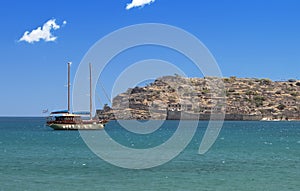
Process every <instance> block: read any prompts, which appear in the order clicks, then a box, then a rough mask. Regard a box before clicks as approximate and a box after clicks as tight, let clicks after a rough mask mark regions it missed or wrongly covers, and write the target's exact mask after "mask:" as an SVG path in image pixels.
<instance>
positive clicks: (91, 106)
mask: <svg viewBox="0 0 300 191" xmlns="http://www.w3.org/2000/svg"><path fill="white" fill-rule="evenodd" d="M92 111H93V100H92V64H91V63H90V120H92Z"/></svg>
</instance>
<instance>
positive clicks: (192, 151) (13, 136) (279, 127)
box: [0, 118, 300, 191]
mask: <svg viewBox="0 0 300 191" xmlns="http://www.w3.org/2000/svg"><path fill="white" fill-rule="evenodd" d="M44 122H45V120H44V118H0V190H64V191H67V190H114V191H115V190H126V191H127V190H131V191H135V190H136V191H138V190H172V191H173V190H222V191H224V190H230V191H231V190H245V191H246V190H295V191H296V190H300V178H299V177H300V122H225V124H224V127H223V129H222V131H221V133H220V135H219V137H218V139H217V141H216V143H215V144H214V145H213V147H212V148H211V149H210V150H209V152H207V153H206V154H205V155H199V154H197V152H198V147H199V144H200V142H201V139H202V136H203V134H204V131H205V127H206V125H207V123H206V122H200V123H199V127H198V129H197V132H196V134H195V136H194V138H193V139H192V141H191V142H190V144H189V145H188V147H187V148H186V149H185V150H184V151H183V152H182V153H181V154H180V155H179V156H177V157H176V158H175V159H173V160H171V161H170V162H168V163H166V164H164V165H162V166H158V167H155V168H151V169H146V170H130V169H123V168H119V167H116V166H113V165H111V164H109V163H107V162H105V161H103V160H102V159H100V158H99V157H97V156H96V155H95V154H94V153H93V152H92V151H90V150H89V148H88V147H87V146H86V145H85V143H84V142H83V140H82V139H81V137H80V134H79V132H77V131H53V130H51V129H50V128H48V127H44ZM176 125H177V122H176V121H167V122H165V123H164V125H163V127H162V128H160V129H159V130H157V132H154V133H153V134H151V135H144V136H140V135H136V134H132V133H130V132H127V131H125V130H123V129H122V128H121V127H120V126H119V125H118V123H116V122H110V123H109V124H108V125H107V127H106V131H107V132H108V134H109V135H110V136H111V137H112V138H113V139H116V140H118V141H119V143H121V144H123V145H126V146H129V147H136V148H139V147H153V146H156V145H159V144H161V143H163V142H164V141H166V140H167V139H168V138H170V136H172V134H173V133H174V131H175V128H176ZM187 130H189V129H188V128H187Z"/></svg>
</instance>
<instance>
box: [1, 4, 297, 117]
mask: <svg viewBox="0 0 300 191" xmlns="http://www.w3.org/2000/svg"><path fill="white" fill-rule="evenodd" d="M130 2H131V0H114V1H89V0H86V1H74V2H72V3H71V2H69V1H57V0H54V1H51V2H46V1H13V0H12V1H6V2H5V3H4V2H1V4H2V5H1V6H0V22H1V33H0V34H1V35H0V40H1V43H0V50H1V53H0V64H1V70H0V84H1V94H0V116H41V115H43V114H42V110H43V109H47V108H48V109H49V110H54V109H62V108H66V87H65V84H66V63H67V62H68V61H72V62H73V65H72V77H74V75H75V72H76V68H77V66H78V65H79V63H80V61H81V59H82V58H83V56H84V55H85V53H86V52H87V51H88V50H89V48H90V47H91V46H92V45H93V44H94V43H95V42H96V41H98V40H99V39H101V38H102V37H104V36H105V35H107V34H109V33H110V32H113V31H115V30H117V29H119V28H122V27H126V26H128V25H133V24H140V23H149V22H150V23H164V24H169V25H174V26H176V27H180V28H182V29H184V30H186V31H188V32H190V33H192V34H193V35H195V36H196V37H197V38H199V39H200V40H201V41H202V42H203V43H204V44H205V45H206V46H207V47H208V49H209V50H210V51H211V53H212V54H213V55H214V57H215V58H216V60H217V62H218V64H219V66H220V68H221V71H222V73H223V75H224V76H238V77H258V78H262V77H264V78H270V79H272V80H284V79H290V78H297V79H300V74H299V72H300V53H299V52H300V12H299V9H300V2H299V1H297V0H266V1H261V0H251V1H250V0H245V1H240V0H219V1H213V0H212V1H204V0H186V1H176V0H175V1H170V0H168V1H167V0H156V1H155V2H153V3H151V4H150V5H145V6H144V7H137V8H132V9H130V10H126V5H127V4H128V3H130ZM50 19H56V23H57V24H58V25H60V28H59V29H57V30H54V31H52V34H53V35H54V36H55V37H57V39H56V40H55V41H54V42H45V41H43V40H41V41H39V42H35V43H27V42H25V41H21V42H19V39H20V38H21V37H22V36H23V34H24V32H25V31H29V32H30V31H32V30H34V29H36V28H37V27H39V26H43V24H44V23H46V22H47V21H48V20H50ZM64 21H66V22H67V23H66V24H65V25H63V22H64ZM157 52H159V51H157ZM139 53H140V54H138V55H137V56H136V58H135V59H144V58H145V57H147V58H148V57H151V56H152V54H154V53H155V50H154V51H153V52H152V53H151V54H150V55H147V52H142V50H139ZM131 56H132V55H131ZM170 60H172V58H170ZM181 67H183V69H184V70H185V71H187V74H188V75H190V76H197V74H196V73H194V72H193V71H194V68H193V67H192V66H191V65H190V64H188V63H186V64H185V63H181ZM110 68H111V71H114V70H115V71H118V68H120V66H118V64H115V65H112V66H111V67H110ZM109 80H110V79H106V78H105V79H103V83H104V84H105V86H106V87H105V88H107V89H108V90H109V89H110V88H111V87H109V86H110V84H111V82H110V81H109ZM99 94H101V93H99ZM100 97H103V95H100ZM104 102H105V100H104Z"/></svg>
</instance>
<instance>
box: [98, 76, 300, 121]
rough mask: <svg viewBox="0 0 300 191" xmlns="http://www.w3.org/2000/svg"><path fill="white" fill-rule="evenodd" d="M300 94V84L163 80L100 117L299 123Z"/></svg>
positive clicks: (133, 91) (132, 91)
mask: <svg viewBox="0 0 300 191" xmlns="http://www.w3.org/2000/svg"><path fill="white" fill-rule="evenodd" d="M299 90H300V81H297V80H288V81H271V80H269V79H257V78H236V77H230V78H222V79H221V78H216V77H205V78H185V77H181V76H178V75H175V76H164V77H161V78H158V79H156V80H155V81H154V82H153V83H150V84H148V85H146V86H145V87H135V88H129V89H128V90H127V91H126V92H124V93H121V94H119V95H118V96H116V97H115V98H114V99H113V102H112V108H111V107H109V106H107V105H106V106H105V107H104V108H103V109H101V110H97V115H98V117H99V118H101V119H110V120H113V119H124V120H130V119H138V120H149V119H152V120H165V119H198V118H199V119H200V120H209V117H210V114H211V113H225V114H226V115H225V120H300V94H299ZM182 113H184V115H181V114H182Z"/></svg>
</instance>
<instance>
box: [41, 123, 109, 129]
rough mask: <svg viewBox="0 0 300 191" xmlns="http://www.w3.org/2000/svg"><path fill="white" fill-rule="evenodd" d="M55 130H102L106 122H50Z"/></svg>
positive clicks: (50, 125)
mask: <svg viewBox="0 0 300 191" xmlns="http://www.w3.org/2000/svg"><path fill="white" fill-rule="evenodd" d="M47 126H49V127H51V128H52V129H54V130H101V129H103V128H104V124H102V123H97V124H55V123H53V124H48V125H47Z"/></svg>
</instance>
